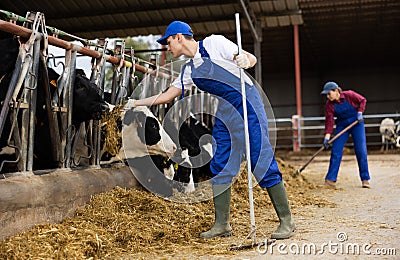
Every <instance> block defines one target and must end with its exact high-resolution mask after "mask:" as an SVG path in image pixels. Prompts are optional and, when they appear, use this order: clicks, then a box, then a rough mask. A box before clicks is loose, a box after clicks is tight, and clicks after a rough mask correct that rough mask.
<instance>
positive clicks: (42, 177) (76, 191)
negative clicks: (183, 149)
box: [0, 10, 173, 240]
mask: <svg viewBox="0 0 400 260" xmlns="http://www.w3.org/2000/svg"><path fill="white" fill-rule="evenodd" d="M0 13H1V14H3V15H5V16H6V17H7V21H3V20H0V31H3V32H6V33H9V34H12V35H15V36H19V37H20V38H19V39H20V40H22V39H28V40H26V41H25V42H21V45H20V48H19V55H18V58H17V60H16V63H15V64H16V66H15V70H14V71H13V74H12V77H11V82H10V84H9V88H8V89H7V94H6V97H5V100H4V102H3V104H2V108H1V114H0V136H4V137H5V136H7V138H6V139H7V144H6V145H5V146H4V147H0V148H5V147H8V148H12V149H14V150H15V152H16V154H17V156H16V158H15V160H13V161H7V160H6V161H2V162H1V164H0V165H1V166H0V190H1V195H0V226H1V228H0V230H1V231H0V240H2V239H4V238H6V237H9V236H12V235H15V234H16V233H18V232H20V231H23V230H25V229H27V228H30V227H32V226H34V225H35V224H38V223H46V222H47V223H56V222H60V221H61V220H63V219H64V218H65V217H67V216H71V215H72V214H73V213H74V212H75V210H76V209H77V208H78V207H82V206H83V205H85V203H86V202H87V201H88V200H89V199H90V197H91V196H92V195H93V194H97V193H100V192H105V191H107V190H110V189H112V188H114V187H115V186H120V187H123V188H133V187H137V186H138V182H137V181H136V180H135V179H134V177H133V175H132V172H131V170H130V169H129V168H128V167H127V166H125V165H124V164H121V165H117V166H115V165H114V166H113V167H112V168H110V167H109V168H107V167H100V120H90V121H89V122H82V123H81V124H80V125H79V127H77V129H75V128H74V126H73V124H72V115H73V114H72V113H73V111H72V110H73V109H72V103H73V84H74V82H73V81H74V78H75V76H76V74H75V71H76V57H77V53H80V54H82V55H85V56H89V57H92V73H91V75H90V80H91V81H92V82H94V83H96V85H97V86H98V88H99V89H100V91H101V93H103V92H104V84H105V72H106V70H105V64H106V62H110V63H112V64H114V65H115V66H114V78H113V85H112V93H111V97H112V98H111V103H112V104H114V105H117V104H123V102H124V101H125V99H126V98H127V96H128V95H129V94H130V92H131V91H132V88H131V86H129V80H130V79H131V78H132V75H133V73H134V72H135V71H139V72H141V73H144V74H147V75H152V77H153V78H154V77H156V78H157V77H160V78H161V79H162V80H167V79H169V82H170V80H172V78H173V76H170V75H173V73H168V74H167V73H162V72H158V69H157V68H156V69H153V68H151V67H145V66H142V65H139V64H138V62H137V61H138V60H139V59H137V58H136V57H134V51H133V50H132V49H131V50H130V54H129V55H126V54H125V43H124V42H123V41H119V42H118V43H117V44H116V45H115V49H114V52H113V53H114V55H108V54H107V42H101V41H100V40H99V43H98V44H94V43H92V45H91V46H87V47H82V46H78V45H76V44H73V43H71V42H68V41H66V40H62V39H60V38H58V37H59V36H62V35H66V36H68V37H69V38H71V37H72V38H74V36H73V35H70V34H67V33H64V32H63V33H60V32H62V31H59V30H58V29H55V28H52V27H48V26H46V24H45V17H44V14H42V13H39V12H37V13H28V14H27V15H26V17H21V16H18V15H15V14H13V13H10V12H7V11H3V10H0ZM17 23H23V24H22V25H18V24H17ZM48 29H49V31H51V32H53V35H48V34H47V31H48ZM76 38H77V39H78V40H80V41H82V40H83V39H81V38H79V37H76ZM85 42H86V43H89V41H85ZM49 44H50V45H53V46H56V47H59V48H62V49H65V62H64V63H63V66H64V69H63V73H62V75H61V79H60V80H59V82H58V84H57V85H58V86H57V91H56V92H55V93H54V94H53V97H52V96H51V93H50V92H49V86H48V84H47V85H46V84H45V85H46V86H45V105H44V107H45V108H46V116H47V119H48V124H49V125H48V127H49V132H50V136H48V138H49V139H50V140H51V156H52V157H53V158H52V160H54V161H56V162H57V165H56V167H55V169H49V170H48V169H43V170H34V168H35V165H34V163H33V161H34V160H33V156H34V155H33V149H34V145H35V140H34V133H35V115H36V114H35V113H36V101H37V90H38V78H39V74H40V73H39V67H40V68H43V69H42V71H41V75H43V77H44V78H45V79H44V80H43V81H44V82H48V81H49V75H48V71H47V63H48V62H49V60H48V58H49V57H50V56H51V55H49V54H48V53H47V51H48V50H47V47H48V45H49ZM93 46H94V48H95V49H90V47H93ZM125 57H128V58H130V60H131V61H132V62H129V61H127V60H126V59H125ZM0 82H1V80H0ZM8 118H10V120H11V122H12V124H11V129H10V131H9V132H8V133H6V132H5V131H4V126H5V124H6V121H7V119H8ZM18 118H19V119H18ZM85 128H86V129H87V130H86V133H85V134H84V136H85V138H84V139H85V142H87V146H88V148H87V150H88V151H89V152H88V153H87V154H86V155H79V156H78V159H75V155H76V150H77V148H76V147H77V140H78V138H77V137H78V136H80V131H84V129H85ZM74 136H75V137H76V138H74ZM85 156H86V158H88V159H89V166H87V167H81V166H77V165H78V164H79V162H80V159H82V157H85ZM10 162H11V163H15V164H16V165H17V168H16V171H14V172H2V170H3V169H2V168H3V166H4V165H5V164H7V163H10Z"/></svg>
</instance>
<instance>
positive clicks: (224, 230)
mask: <svg viewBox="0 0 400 260" xmlns="http://www.w3.org/2000/svg"><path fill="white" fill-rule="evenodd" d="M212 189H213V195H214V212H215V223H214V226H213V227H212V228H211V229H210V230H208V231H206V232H203V233H201V234H200V237H201V238H213V237H228V236H231V235H232V228H231V226H230V224H229V211H230V202H231V184H230V183H229V184H221V185H213V186H212Z"/></svg>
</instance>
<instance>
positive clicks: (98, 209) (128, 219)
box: [0, 159, 333, 259]
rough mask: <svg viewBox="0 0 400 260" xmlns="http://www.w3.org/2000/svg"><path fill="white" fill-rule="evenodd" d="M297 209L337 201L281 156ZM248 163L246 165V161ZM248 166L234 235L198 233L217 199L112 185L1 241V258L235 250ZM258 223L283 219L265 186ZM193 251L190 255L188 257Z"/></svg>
mask: <svg viewBox="0 0 400 260" xmlns="http://www.w3.org/2000/svg"><path fill="white" fill-rule="evenodd" d="M278 163H279V166H280V169H281V171H282V173H283V176H284V179H285V185H286V187H287V193H288V197H289V200H290V204H291V207H292V209H295V208H296V207H301V206H304V205H318V206H319V207H325V206H333V204H332V203H330V202H328V201H326V200H323V199H321V198H316V197H315V196H313V194H312V193H313V192H312V190H313V189H315V186H314V185H313V184H312V183H310V182H309V181H308V180H307V179H306V178H305V177H304V176H299V177H297V178H294V177H293V175H292V174H293V173H294V172H295V169H294V168H293V167H292V166H290V165H287V164H286V163H285V162H284V161H282V160H280V159H278ZM243 168H244V167H243ZM246 176H247V174H246V171H245V170H244V172H242V173H241V175H239V177H238V180H237V181H236V182H235V184H234V185H233V189H232V202H231V223H232V227H233V233H234V236H233V237H230V238H215V239H210V240H203V239H200V238H198V235H199V233H201V232H203V231H205V230H207V229H208V228H210V227H211V225H212V224H213V220H214V211H213V205H212V201H211V200H209V201H205V202H200V203H192V204H189V203H186V204H185V203H174V202H171V201H167V200H164V199H162V198H159V197H157V196H155V195H153V194H151V193H149V192H147V191H145V190H125V189H122V188H119V187H117V188H115V189H113V190H112V191H109V192H106V193H102V194H98V195H96V196H93V197H92V198H91V200H90V202H89V203H88V205H87V206H86V207H85V208H84V209H79V210H78V211H77V212H76V214H75V216H74V217H72V218H68V219H66V220H64V221H63V222H62V223H61V224H43V225H37V226H35V227H34V228H32V229H30V230H28V231H26V232H23V233H21V234H19V235H17V236H14V237H12V238H9V239H6V240H4V241H2V242H0V258H1V259H32V258H34V259H37V258H40V259H49V258H52V259H54V258H55V259H60V258H62V259H104V258H110V259H115V258H118V257H126V258H128V257H129V258H135V259H137V258H143V259H147V258H149V257H157V256H162V257H164V258H165V257H170V258H180V257H183V258H186V259H192V258H196V257H198V256H201V255H225V256H229V255H235V254H237V252H235V251H229V250H228V249H227V248H228V247H229V246H230V245H231V244H234V243H238V242H240V240H241V239H244V238H245V237H246V235H247V234H248V232H249V231H250V229H249V205H248V190H247V180H246ZM253 192H254V205H255V217H256V221H257V224H258V225H257V226H258V227H259V229H260V230H263V232H266V233H267V234H269V233H270V232H272V231H273V229H274V228H276V226H277V225H278V221H277V218H276V215H275V212H274V210H273V207H272V205H271V203H270V200H269V197H268V195H267V192H266V191H265V190H262V189H260V188H259V186H256V187H255V188H253ZM189 256H190V257H189Z"/></svg>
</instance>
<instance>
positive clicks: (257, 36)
mask: <svg viewBox="0 0 400 260" xmlns="http://www.w3.org/2000/svg"><path fill="white" fill-rule="evenodd" d="M239 1H240V4H241V5H242V8H243V11H244V14H245V15H246V18H247V22H248V23H249V26H250V29H251V34H252V35H253V39H254V55H255V56H256V57H257V63H256V66H255V68H254V69H255V78H256V81H257V82H258V84H260V86H261V87H262V62H261V60H262V59H261V57H262V55H261V41H262V35H261V34H262V28H261V21H260V20H259V19H257V17H256V15H255V13H254V11H253V9H252V8H251V6H250V2H249V0H239Z"/></svg>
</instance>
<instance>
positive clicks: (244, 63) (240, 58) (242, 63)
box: [236, 53, 250, 69]
mask: <svg viewBox="0 0 400 260" xmlns="http://www.w3.org/2000/svg"><path fill="white" fill-rule="evenodd" d="M236 64H237V65H238V66H239V67H240V68H242V69H248V68H249V67H250V60H249V58H247V55H246V54H244V53H242V54H238V55H237V56H236Z"/></svg>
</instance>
